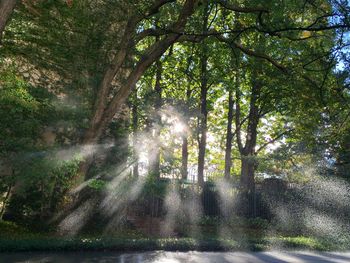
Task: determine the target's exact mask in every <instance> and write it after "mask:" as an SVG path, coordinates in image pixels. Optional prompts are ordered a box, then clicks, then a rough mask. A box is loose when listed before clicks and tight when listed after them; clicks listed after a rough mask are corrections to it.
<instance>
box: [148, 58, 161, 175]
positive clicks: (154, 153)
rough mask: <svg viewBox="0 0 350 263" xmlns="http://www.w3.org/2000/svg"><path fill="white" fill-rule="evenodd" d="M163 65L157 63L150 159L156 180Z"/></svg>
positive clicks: (158, 171) (158, 164) (152, 172)
mask: <svg viewBox="0 0 350 263" xmlns="http://www.w3.org/2000/svg"><path fill="white" fill-rule="evenodd" d="M161 79H162V63H161V61H160V59H158V60H157V61H156V83H155V86H154V92H155V103H154V109H155V111H154V116H153V123H152V126H153V127H152V128H153V130H154V134H153V145H152V146H151V148H152V152H151V159H150V164H149V165H150V174H152V175H153V176H154V177H155V178H159V177H160V130H161V116H160V114H159V111H160V109H161V107H162V86H161Z"/></svg>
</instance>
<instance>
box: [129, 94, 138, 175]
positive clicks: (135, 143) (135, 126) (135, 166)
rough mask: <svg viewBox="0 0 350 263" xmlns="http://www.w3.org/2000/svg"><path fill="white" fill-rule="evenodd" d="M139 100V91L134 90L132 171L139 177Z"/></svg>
mask: <svg viewBox="0 0 350 263" xmlns="http://www.w3.org/2000/svg"><path fill="white" fill-rule="evenodd" d="M137 104H138V101H137V91H136V90H135V91H134V99H133V105H132V113H131V114H132V132H133V134H132V146H133V150H132V152H133V158H134V163H133V168H132V171H133V172H132V173H133V176H134V177H139V154H138V151H137V148H138V139H137V132H138V107H137Z"/></svg>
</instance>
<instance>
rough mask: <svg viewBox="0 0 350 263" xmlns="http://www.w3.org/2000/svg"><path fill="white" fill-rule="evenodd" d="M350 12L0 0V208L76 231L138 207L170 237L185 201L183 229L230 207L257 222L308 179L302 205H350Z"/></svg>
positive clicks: (320, 2)
mask: <svg viewBox="0 0 350 263" xmlns="http://www.w3.org/2000/svg"><path fill="white" fill-rule="evenodd" d="M349 11H350V7H349V5H348V3H347V1H343V0H305V1H301V0H294V1H283V0H269V1H257V0H253V1H245V0H237V1H236V0H232V1H226V0H201V1H199V0H178V1H176V0H154V1H153V0H152V1H150V0H147V1H140V0H138V1H134V0H128V1H124V0H118V1H113V0H98V1H90V0H70V1H68V0H67V1H63V0H59V1H51V0H50V1H41V0H23V1H14V0H2V1H0V30H1V32H0V33H1V38H0V41H1V43H0V120H1V121H0V217H3V219H5V220H10V221H15V222H18V223H21V224H23V223H25V224H30V225H41V226H42V225H43V223H44V224H45V225H49V226H52V225H54V226H55V227H57V228H58V229H59V230H60V231H62V232H63V233H73V234H76V233H78V232H79V231H80V230H82V229H83V227H84V224H85V223H86V224H88V222H89V220H90V219H91V218H95V219H94V221H93V222H94V224H95V225H96V224H97V223H96V222H98V225H99V226H102V228H104V229H109V230H111V229H114V228H115V227H116V226H119V225H120V224H121V222H124V223H125V221H123V220H125V218H127V219H128V218H131V217H132V216H133V217H134V218H135V217H137V216H139V217H140V215H139V213H138V215H136V214H137V213H136V212H135V211H140V210H142V209H141V208H140V206H138V207H137V206H136V205H135V203H138V204H140V203H141V204H143V205H142V207H143V208H145V207H146V208H147V209H148V210H147V209H144V210H147V211H145V214H143V215H141V218H142V220H143V221H146V219H147V218H146V215H147V216H149V215H151V216H152V217H153V218H154V217H155V218H158V217H160V218H165V219H166V222H167V224H166V227H168V228H167V229H168V232H167V233H171V231H173V230H174V229H172V230H171V231H170V230H169V227H170V228H171V227H173V228H174V225H175V223H174V222H175V221H176V220H175V219H174V217H176V216H177V215H178V213H179V212H178V211H180V210H181V211H183V215H184V216H185V217H186V216H187V217H188V218H189V222H190V223H189V224H192V223H193V222H195V221H196V220H200V219H201V218H202V217H203V215H206V214H208V215H212V214H215V215H219V214H220V216H222V217H224V218H226V219H227V218H229V217H232V213H231V210H232V209H233V208H232V207H233V206H234V205H235V207H236V210H239V211H245V212H244V213H243V216H245V217H256V216H257V213H258V212H257V210H256V202H257V201H256V200H260V199H261V198H260V197H261V195H260V194H261V193H263V194H265V197H266V196H270V197H269V198H268V200H270V201H271V200H274V202H275V201H276V200H282V199H283V198H282V199H280V198H279V197H278V198H276V194H277V195H278V196H279V195H280V194H282V195H283V196H285V195H286V193H289V194H290V191H291V190H288V189H292V190H293V189H294V190H293V191H296V190H295V189H299V190H300V188H302V187H309V188H307V189H309V190H308V191H309V192H308V193H312V195H311V194H310V195H309V196H306V195H305V192H307V191H304V190H303V191H301V190H300V192H298V194H299V195H298V196H299V197H298V198H297V199H298V200H299V201H300V202H302V201H303V202H306V203H307V204H308V205H310V204H311V203H312V204H314V205H315V206H314V210H312V213H313V214H312V217H313V218H315V217H314V215H315V214H316V212H317V214H320V213H321V212H320V211H321V210H322V211H323V212H322V215H325V214H326V215H327V216H328V217H327V218H328V219H329V218H330V219H332V220H333V219H334V211H333V210H332V211H330V210H327V209H328V208H330V207H332V206H333V208H334V207H336V208H337V209H338V208H339V207H341V208H344V210H346V209H348V207H347V206H346V205H345V204H344V203H346V202H347V200H350V199H349V196H348V194H349V191H348V183H349V180H350V121H349V118H350V90H349V83H350V82H349V81H350V78H349V67H350V65H349V62H350V57H349V53H348V49H349V44H350V42H349V41H350V39H349V27H350V17H349V14H350V13H349ZM321 182H322V183H321ZM310 187H311V188H310ZM213 188H215V190H213ZM190 189H191V191H190ZM310 189H314V190H315V189H316V190H315V191H312V190H310ZM203 193H206V194H204V197H203ZM215 193H216V196H217V198H215V197H212V196H214V195H215ZM300 195H301V196H302V197H300ZM339 195H341V196H339ZM237 196H239V198H238V197H237ZM325 196H326V197H325ZM344 196H345V197H344ZM203 198H204V199H203ZM252 198H253V199H254V200H255V201H254V205H255V208H254V209H253V210H251V209H248V208H249V207H251V205H250V203H251V201H250V200H252ZM259 198H260V199H259ZM271 198H272V199H271ZM273 198H275V199H273ZM286 198H287V199H288V198H290V196H287V197H286ZM341 198H343V199H341ZM344 198H345V199H344ZM287 199H283V200H287ZM140 200H141V201H140ZM181 200H182V201H181ZM201 200H202V201H203V200H207V203H206V204H203V202H202V203H201ZM208 200H209V201H208ZM210 200H211V201H210ZM213 200H214V201H215V202H214V201H213ZM233 200H240V201H237V202H233ZM288 200H289V201H290V199H288ZM339 200H342V201H339ZM289 201H288V202H289ZM324 201H327V202H328V203H327V208H326V209H325V208H324V206H322V209H321V208H320V209H319V206H318V205H319V204H318V203H320V202H322V203H323V204H324ZM343 201H344V202H343ZM208 202H209V204H208ZM204 203H205V202H204ZM214 203H215V204H214ZM218 203H219V204H218ZM130 204H134V206H131V205H130ZM199 204H200V205H199ZM214 206H217V207H219V208H218V209H219V210H220V209H221V212H217V213H216V212H213V211H212V210H210V207H214ZM273 206H274V205H273ZM345 206H346V207H345ZM130 207H134V208H133V209H130ZM208 207H209V208H208ZM293 207H294V206H293ZM304 208H305V206H303V209H304ZM345 208H346V209H345ZM208 209H209V210H208ZM261 209H262V208H261ZM300 209H301V208H300ZM130 210H135V211H130ZM159 210H161V211H159ZM264 210H268V209H267V208H266V207H265V208H264ZM272 210H273V209H272ZM287 210H288V209H287ZM227 211H230V212H227ZM280 211H282V210H279V212H280ZM283 211H284V210H283ZM288 211H292V210H288ZM288 211H287V212H286V211H284V212H283V213H284V214H283V220H285V221H284V222H285V223H286V222H287V223H286V224H285V225H284V226H286V225H288V224H289V223H288V222H291V221H288V220H287V219H286V217H287V214H288ZM293 211H295V210H293ZM308 211H311V210H308ZM315 211H316V212H315ZM346 211H347V212H344V213H345V215H348V214H347V213H348V212H349V209H348V210H346ZM279 212H278V213H277V215H276V217H277V218H282V217H278V216H279V215H281V213H279ZM318 212H320V213H318ZM269 213H272V214H274V212H273V211H272V212H269ZM269 213H260V214H259V213H258V214H259V216H265V217H266V218H268V219H271V218H272V217H273V216H271V214H269ZM293 213H294V212H293ZM293 213H291V215H293ZM302 213H303V218H305V217H307V216H309V214H307V215H306V214H305V209H304V210H302ZM295 215H296V214H294V216H295ZM310 215H311V214H310ZM123 216H124V217H123ZM96 218H98V219H96ZM123 218H124V219H123ZM322 218H323V219H324V217H322ZM130 220H131V219H130ZM135 220H136V219H135ZM181 220H183V219H181ZM321 221H322V222H324V220H321ZM332 222H333V221H332ZM342 222H343V221H342ZM345 222H346V220H345ZM135 224H136V225H137V223H135ZM153 224H157V223H153ZM303 224H304V225H306V224H305V222H304V223H303ZM316 224H317V223H315V225H316ZM315 225H313V226H312V227H314V226H315ZM308 229H310V227H309V228H308ZM169 231H170V232H169ZM317 231H319V229H318V230H317ZM340 231H341V230H340ZM327 233H328V232H327Z"/></svg>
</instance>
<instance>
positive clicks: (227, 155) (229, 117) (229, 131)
mask: <svg viewBox="0 0 350 263" xmlns="http://www.w3.org/2000/svg"><path fill="white" fill-rule="evenodd" d="M233 106H234V101H233V94H232V90H229V94H228V114H227V129H226V147H225V179H230V177H231V167H232V159H231V151H232V138H233V134H232V121H233Z"/></svg>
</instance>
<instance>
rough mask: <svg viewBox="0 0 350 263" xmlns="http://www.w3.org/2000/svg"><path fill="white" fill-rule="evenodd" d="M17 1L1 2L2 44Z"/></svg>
mask: <svg viewBox="0 0 350 263" xmlns="http://www.w3.org/2000/svg"><path fill="white" fill-rule="evenodd" d="M16 3H17V0H1V1H0V43H1V39H2V33H3V31H4V29H5V26H6V24H7V22H8V20H9V19H10V17H11V15H12V12H13V10H14V9H15V6H16Z"/></svg>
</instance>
